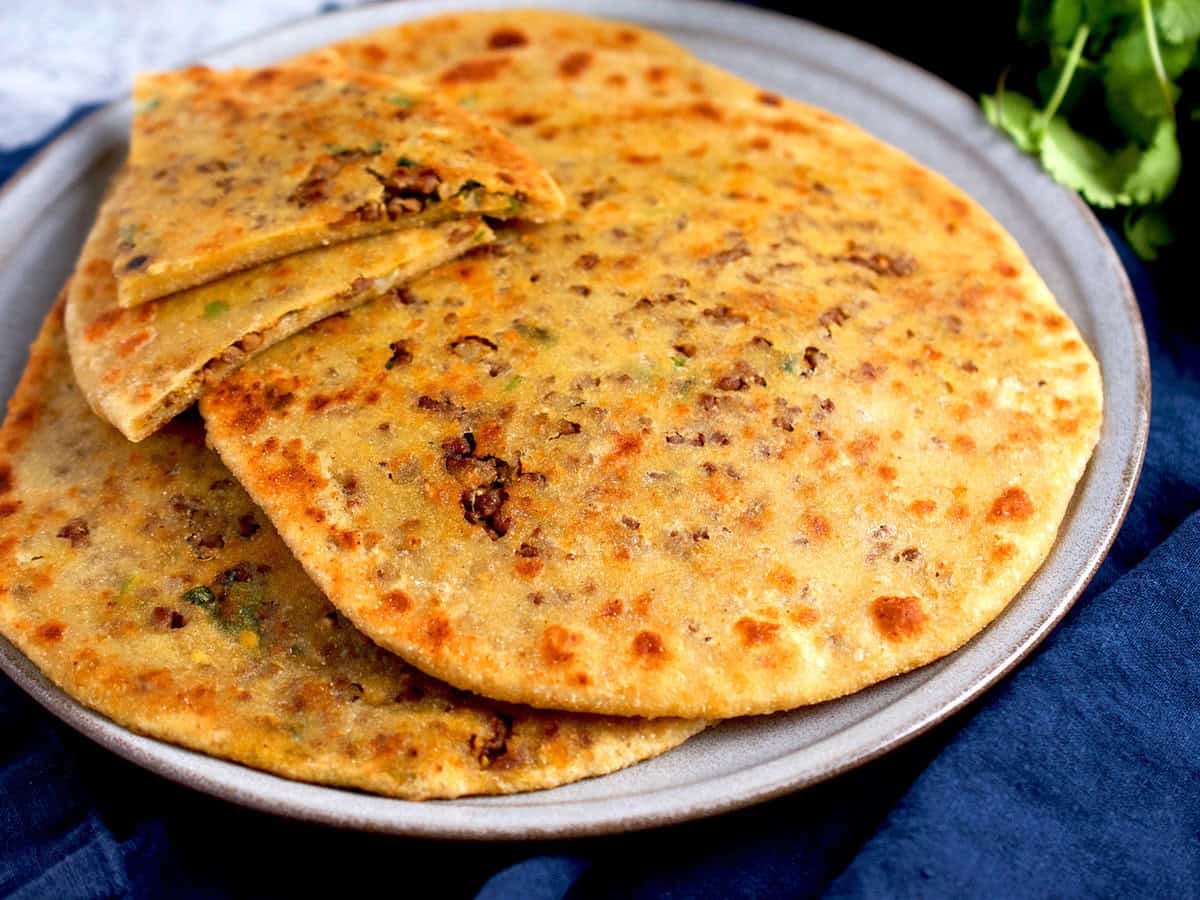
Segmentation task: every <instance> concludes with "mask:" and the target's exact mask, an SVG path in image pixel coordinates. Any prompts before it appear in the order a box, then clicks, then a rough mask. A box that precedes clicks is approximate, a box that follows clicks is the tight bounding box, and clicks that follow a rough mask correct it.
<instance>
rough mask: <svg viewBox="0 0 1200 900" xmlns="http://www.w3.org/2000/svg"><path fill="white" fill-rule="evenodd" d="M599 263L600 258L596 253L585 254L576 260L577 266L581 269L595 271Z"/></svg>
mask: <svg viewBox="0 0 1200 900" xmlns="http://www.w3.org/2000/svg"><path fill="white" fill-rule="evenodd" d="M598 262H600V257H599V256H597V255H596V254H595V253H584V254H583V255H582V256H580V257H579V258H578V259H576V260H575V265H576V266H577V267H578V268H580V269H594V268H595V267H596V263H598Z"/></svg>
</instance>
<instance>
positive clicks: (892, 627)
mask: <svg viewBox="0 0 1200 900" xmlns="http://www.w3.org/2000/svg"><path fill="white" fill-rule="evenodd" d="M871 617H872V618H873V619H874V620H875V627H876V628H878V629H879V631H880V633H881V634H882V635H883V636H884V637H885V638H887V639H888V640H889V641H900V640H904V639H906V638H912V637H916V636H917V635H919V634H920V633H921V630H922V629H923V628H924V627H925V622H926V620H927V618H928V617H927V616H926V615H925V612H924V610H922V609H921V601H920V599H919V598H917V597H876V598H875V599H874V600H872V601H871Z"/></svg>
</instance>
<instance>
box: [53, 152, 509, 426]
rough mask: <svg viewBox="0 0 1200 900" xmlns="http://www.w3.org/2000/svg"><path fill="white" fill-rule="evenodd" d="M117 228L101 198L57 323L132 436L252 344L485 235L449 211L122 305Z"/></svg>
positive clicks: (78, 365)
mask: <svg viewBox="0 0 1200 900" xmlns="http://www.w3.org/2000/svg"><path fill="white" fill-rule="evenodd" d="M124 177H125V176H124V174H122V175H119V176H118V180H119V181H120V180H122V179H123V178H124ZM116 190H117V191H120V190H121V185H120V184H118V186H117V187H116ZM117 227H118V226H117V217H116V208H115V204H114V203H113V201H112V199H111V198H109V199H108V200H106V201H105V202H104V204H103V205H102V206H101V209H100V213H99V215H98V217H97V220H96V223H95V225H94V226H93V227H92V231H91V234H90V235H89V236H88V239H87V242H86V243H85V244H84V248H83V251H82V253H81V254H80V258H79V262H78V264H77V265H76V271H75V274H74V276H73V278H72V279H71V282H70V284H69V285H68V286H67V290H66V294H67V309H66V330H67V342H68V346H69V347H70V351H71V362H72V365H73V366H74V369H75V376H76V378H77V380H78V382H79V385H80V387H81V388H82V390H83V394H84V397H85V398H86V399H87V401H88V403H89V404H90V405H91V407H92V409H93V410H94V411H95V412H96V414H97V415H99V416H101V417H102V418H104V419H106V420H108V421H109V422H111V423H112V424H113V425H115V426H116V427H117V428H118V429H120V430H121V432H122V433H123V434H124V435H125V436H126V437H127V438H129V439H130V440H133V441H140V440H142V439H143V438H145V437H146V436H147V435H149V434H152V433H153V432H154V431H156V430H157V429H159V428H161V427H162V426H163V425H164V424H166V423H167V422H168V421H170V420H171V419H172V418H173V417H174V416H176V415H178V414H179V413H180V412H182V411H183V410H184V409H186V408H187V407H188V406H190V405H191V404H192V403H193V402H194V401H195V400H196V398H197V397H198V396H199V395H200V392H201V391H202V390H204V388H205V387H206V386H207V385H209V384H212V383H214V382H215V381H218V380H220V379H221V378H223V377H225V376H226V375H228V374H229V373H230V372H232V371H233V370H234V369H236V368H237V367H238V366H239V365H241V364H242V362H244V361H245V360H246V359H247V358H249V357H250V356H252V355H253V354H255V353H259V352H262V351H263V350H265V349H266V348H268V347H270V346H271V345H272V344H275V343H277V342H278V341H281V340H283V339H284V338H286V337H287V336H288V335H291V334H295V333H296V332H297V331H299V330H301V329H302V328H305V327H307V326H308V325H310V324H312V323H313V322H315V321H318V320H319V319H322V318H324V317H325V316H328V315H332V314H334V313H337V312H341V311H342V310H345V309H349V308H351V307H353V306H355V305H357V304H359V303H363V302H365V301H367V300H368V299H371V298H373V297H377V296H379V295H380V294H384V293H387V292H388V291H392V290H396V289H398V288H400V287H401V286H402V285H403V284H404V283H405V282H407V281H408V280H409V279H411V278H413V277H414V276H416V275H418V274H420V273H421V272H424V271H426V270H427V269H430V268H433V267H434V266H436V265H438V264H440V263H443V262H445V261H447V260H449V259H453V258H454V257H456V256H458V255H459V254H461V253H464V252H466V251H468V250H470V249H471V248H474V247H479V246H481V245H482V244H485V243H487V242H488V241H490V240H492V238H493V234H492V231H491V229H490V228H488V226H487V225H486V224H485V223H484V222H483V220H482V219H480V218H478V217H465V218H461V219H452V220H449V221H445V222H441V223H439V224H435V225H429V226H426V227H422V228H405V229H402V230H400V231H394V232H389V233H387V234H381V235H374V236H372V237H366V238H359V239H357V240H352V241H346V242H345V243H342V244H338V245H336V246H334V247H319V248H316V249H314V250H307V251H304V252H301V253H297V254H293V255H292V256H289V257H287V258H285V259H280V260H274V261H272V262H269V263H264V264H262V265H260V266H255V267H254V268H251V269H247V270H246V271H243V272H238V273H236V274H233V275H229V276H227V277H225V278H222V279H220V280H219V281H214V282H210V283H208V284H204V285H200V286H198V287H194V288H189V289H188V290H185V291H180V292H178V293H176V294H172V295H171V296H169V297H164V298H163V299H161V300H153V301H151V302H149V303H144V304H141V305H139V306H137V307H134V308H124V307H121V306H119V305H118V303H117V285H116V281H115V280H114V279H113V276H112V248H113V247H114V246H115V243H116V234H117Z"/></svg>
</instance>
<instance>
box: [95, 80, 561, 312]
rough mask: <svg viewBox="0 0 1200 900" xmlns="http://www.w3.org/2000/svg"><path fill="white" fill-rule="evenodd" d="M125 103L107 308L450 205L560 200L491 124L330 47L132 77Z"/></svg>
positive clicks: (540, 215) (546, 214) (516, 207)
mask: <svg viewBox="0 0 1200 900" xmlns="http://www.w3.org/2000/svg"><path fill="white" fill-rule="evenodd" d="M134 102H135V108H136V114H135V116H134V121H133V136H132V141H131V146H130V167H129V169H130V170H129V176H128V177H127V178H126V180H125V182H124V184H123V186H122V188H121V190H119V191H118V192H117V194H116V195H115V199H114V204H115V209H116V216H117V220H118V221H117V235H118V237H117V241H116V243H115V245H114V247H113V248H112V249H113V275H114V277H115V278H116V280H117V285H118V292H117V293H118V302H119V304H120V305H121V306H133V305H135V304H139V303H144V302H146V301H148V300H152V299H154V298H157V297H162V296H164V295H166V294H169V293H173V292H175V291H179V290H183V289H185V288H188V287H192V286H194V285H198V284H205V283H207V282H210V281H214V280H216V279H218V278H220V277H221V276H223V275H227V274H229V273H230V272H236V271H240V270H243V269H246V268H249V267H250V266H253V265H257V264H260V263H263V262H266V261H269V260H272V259H277V258H279V257H282V256H286V255H288V254H291V253H296V252H298V251H301V250H306V249H309V248H312V247H317V246H323V245H328V244H331V243H338V242H342V241H346V240H349V239H352V238H358V237H363V236H366V235H371V234H380V233H383V232H388V231H395V230H397V229H399V228H404V227H410V226H414V225H417V226H419V225H427V224H433V223H435V222H437V221H439V220H444V219H446V218H449V217H454V216H463V215H481V214H487V215H494V216H499V217H502V218H508V217H511V216H515V215H519V216H521V217H523V218H529V219H532V220H533V221H542V220H544V219H553V218H556V217H557V216H558V215H559V214H560V213H561V211H562V196H561V194H560V193H559V192H558V188H557V187H556V186H555V184H554V183H553V181H552V180H551V179H550V178H549V177H548V176H547V175H546V173H545V172H544V171H543V170H542V169H541V168H540V167H539V166H537V165H536V164H535V163H533V162H532V161H531V160H530V159H529V157H528V156H526V155H525V154H524V153H523V152H522V151H520V150H519V149H518V148H517V147H516V146H515V145H514V144H512V143H511V142H510V141H508V140H506V139H505V138H503V137H501V136H500V135H499V134H498V133H496V131H495V130H494V129H492V128H490V127H489V126H487V125H485V124H483V123H481V122H479V121H477V120H476V119H474V118H472V117H471V116H470V115H468V114H467V113H466V112H464V111H463V110H462V109H459V108H458V107H456V106H454V105H451V104H447V103H444V102H442V101H441V100H439V99H437V98H436V97H434V96H432V95H431V94H430V93H429V92H428V91H427V90H426V89H425V88H423V87H422V86H420V85H418V84H413V83H411V82H404V81H398V80H396V79H392V78H385V77H382V76H379V75H373V74H370V73H366V72H355V71H351V70H348V69H346V68H345V67H344V66H342V65H340V64H338V63H337V62H336V61H333V60H329V59H326V60H324V61H320V60H314V61H310V62H309V63H307V64H304V65H294V64H292V65H280V66H275V67H270V68H265V69H234V70H229V71H223V72H217V71H213V70H210V69H206V68H203V67H192V68H189V69H183V70H180V71H176V72H166V73H162V74H157V75H143V76H141V77H139V78H138V80H137V83H136V85H135V88H134Z"/></svg>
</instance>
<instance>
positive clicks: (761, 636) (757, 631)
mask: <svg viewBox="0 0 1200 900" xmlns="http://www.w3.org/2000/svg"><path fill="white" fill-rule="evenodd" d="M733 627H734V630H736V631H737V633H738V637H739V638H741V641H742V645H743V646H745V647H754V646H757V645H758V644H769V643H771V642H772V641H774V640H775V636H776V633H777V632H778V631H779V626H778V625H776V624H774V623H773V622H762V621H760V620H758V619H751V618H749V617H743V618H741V619H738V620H737V621H736V622H735V623H734V625H733Z"/></svg>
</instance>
